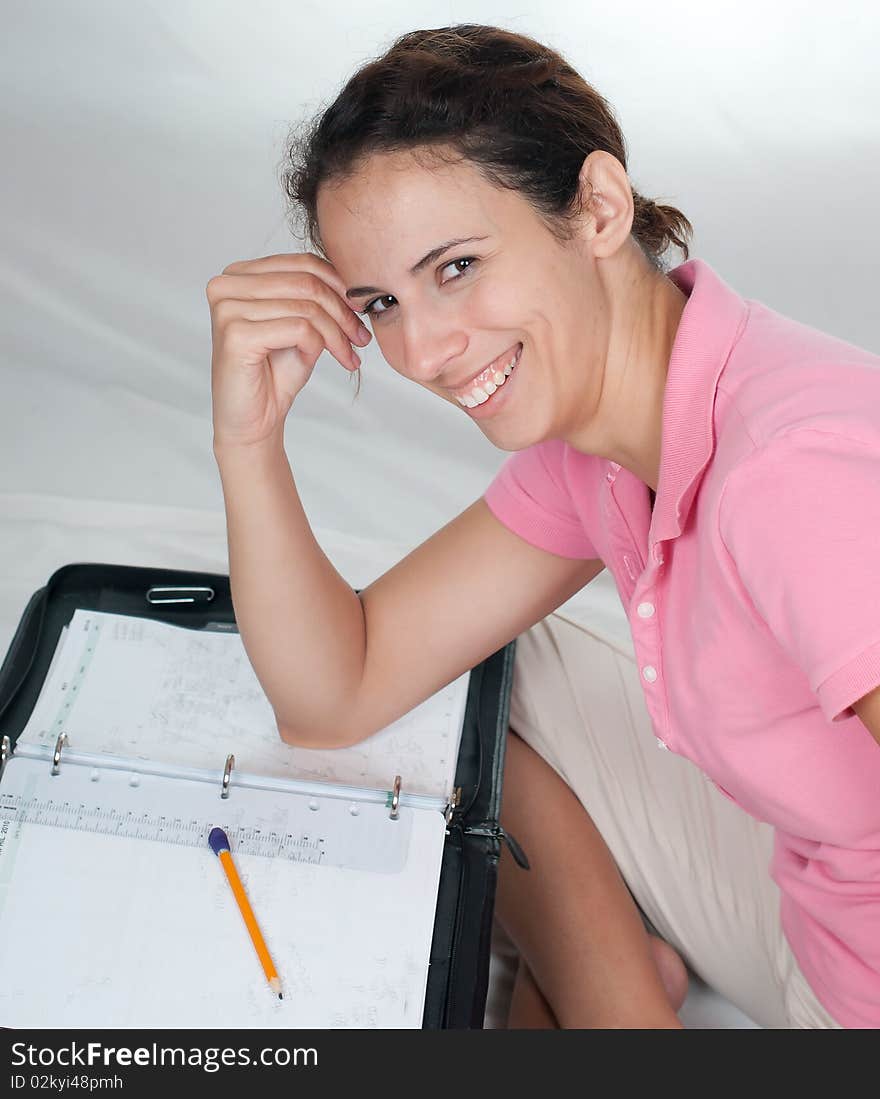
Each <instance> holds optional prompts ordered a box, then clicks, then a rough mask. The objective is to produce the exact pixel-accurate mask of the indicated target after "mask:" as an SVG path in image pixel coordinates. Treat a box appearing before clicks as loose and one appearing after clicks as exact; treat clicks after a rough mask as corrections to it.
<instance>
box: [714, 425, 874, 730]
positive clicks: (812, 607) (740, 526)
mask: <svg viewBox="0 0 880 1099" xmlns="http://www.w3.org/2000/svg"><path fill="white" fill-rule="evenodd" d="M719 522H720V531H721V537H722V540H723V542H724V544H725V546H726V547H727V549H728V552H729V553H730V556H731V558H732V560H733V563H734V565H735V567H736V570H737V573H738V575H739V577H740V580H741V582H742V584H743V586H744V587H745V589H746V591H747V592H748V594H749V596H750V597H751V599H752V602H753V604H754V606H755V608H756V610H757V612H758V613H759V614H760V616H761V617H762V618H763V619H764V621H765V622H766V623H767V625H768V627H769V628H770V630H771V631H772V633H773V634H774V636H775V637H776V639H777V641H778V642H779V644H780V645H781V646H782V648H783V649H784V650H785V652H786V653H787V654H788V655H789V657H790V658H791V659H792V660H793V661H794V662H795V663H796V664H797V665H798V666H799V667H800V668H801V669H802V671H803V672H804V673H805V675H806V676H807V678H808V680H809V683H810V686H811V688H812V689H813V691H814V692H815V693H816V695H817V697H818V700H819V704H820V706H821V708H822V711H823V713H824V714H825V717H826V718H827V719H828V720H829V721H840V720H842V719H843V718H847V717H850V716H852V714H853V711H852V709H851V707H852V703H853V702H856V701H857V700H858V699H860V698H861V697H862V696H863V695H866V694H867V693H868V692H869V691H871V690H873V689H874V688H875V687H876V686H877V685H878V684H880V437H878V441H877V443H876V444H872V443H871V442H866V441H863V440H854V439H850V438H847V437H845V436H842V435H839V434H834V433H831V432H822V431H816V430H812V429H810V430H806V429H805V430H801V431H794V432H790V433H788V434H786V435H785V436H783V437H782V438H780V439H777V440H774V441H772V442H771V443H769V444H767V445H766V446H765V447H763V448H762V449H761V450H759V451H757V452H756V453H754V454H753V455H752V456H751V457H750V458H748V459H747V460H746V461H745V462H743V463H742V464H741V465H740V466H738V467H737V468H736V469H735V470H733V471H732V472H731V473H730V475H729V476H728V480H727V483H726V485H725V488H724V493H723V497H722V502H721V508H720V512H719Z"/></svg>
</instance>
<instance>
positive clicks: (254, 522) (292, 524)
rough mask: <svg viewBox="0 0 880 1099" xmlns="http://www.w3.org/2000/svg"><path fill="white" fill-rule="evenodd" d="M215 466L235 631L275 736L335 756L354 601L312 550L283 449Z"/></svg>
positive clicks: (348, 680) (350, 690)
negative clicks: (325, 749) (270, 712)
mask: <svg viewBox="0 0 880 1099" xmlns="http://www.w3.org/2000/svg"><path fill="white" fill-rule="evenodd" d="M214 456H215V458H216V461H217V465H218V469H219V471H220V480H221V483H222V486H223V499H224V504H225V508H226V529H227V538H228V543H229V579H230V586H231V590H232V601H233V606H234V608H235V616H236V621H237V623H238V628H239V632H240V634H241V638H242V642H243V644H244V647H245V651H246V652H247V655H248V658H249V659H250V662H251V664H252V666H253V668H254V671H255V673H256V675H257V678H258V679H259V681H260V684H261V685H262V687H263V690H264V691H265V693H266V697H267V698H268V700H269V703H270V704H271V706H272V708H273V710H274V712H275V718H276V721H277V722H278V728H279V732H280V733H281V735H282V736H283V737H284V738H285V739H287V740H289V741H290V742H291V743H296V744H299V745H301V746H303V747H315V748H317V747H337V746H339V745H340V744H341V743H344V742H347V740H348V739H349V738H348V736H347V731H346V727H347V725H348V723H349V720H350V715H351V712H352V710H351V699H352V698H353V697H354V695H355V693H356V692H357V689H358V687H359V686H360V682H361V677H362V674H363V668H364V653H365V644H366V642H365V625H364V615H363V609H362V606H361V601H360V599H359V598H358V596H357V594H356V593H355V591H354V590H353V589H352V587H351V585H350V584H348V583H346V581H345V580H344V579H343V578H342V577H341V576H340V575H339V573H338V572H337V571H336V569H335V568H334V567H333V565H332V564H331V562H330V561H329V560H328V558H327V557H326V555H325V554H324V552H323V551H322V550H321V548H320V546H319V545H318V543H317V541H316V539H315V536H314V534H313V533H312V529H311V527H310V525H309V522H308V519H307V518H306V515H305V512H304V510H303V507H302V504H301V502H300V499H299V494H298V492H297V490H296V485H295V483H294V479H293V474H292V472H291V469H290V465H289V463H288V461H287V456H286V454H285V452H284V447H283V445H282V444H281V443H278V444H276V445H273V446H272V447H271V448H270V447H265V448H262V449H259V448H255V447H252V448H248V449H247V450H229V451H223V450H221V449H218V448H215V451H214Z"/></svg>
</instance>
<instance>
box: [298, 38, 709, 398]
mask: <svg viewBox="0 0 880 1099" xmlns="http://www.w3.org/2000/svg"><path fill="white" fill-rule="evenodd" d="M475 88H479V95H475V94H474V89H475ZM597 150H602V151H604V152H606V153H608V154H610V155H611V156H612V157H614V158H616V160H617V161H618V162H619V163H620V165H621V166H622V167H623V169H624V170H625V169H626V163H627V150H626V143H625V141H624V137H623V134H622V132H621V130H620V127H619V125H618V123H617V121H616V119H615V117H614V113H613V111H612V109H611V106H610V105H609V104H608V103H607V101H606V100H605V99H604V98H603V97H602V96H601V95H600V94H599V93H598V92H597V91H596V90H595V89H594V88H593V87H591V86H590V85H589V84H588V83H587V82H586V80H584V78H583V77H582V76H581V75H580V74H579V73H578V72H576V71H575V70H574V69H573V68H572V67H571V66H570V65H569V64H568V63H567V62H566V61H565V59H564V58H563V57H562V56H561V55H560V54H559V53H557V52H555V51H554V50H551V49H549V48H548V47H547V46H544V45H542V44H540V43H539V42H536V41H534V40H533V39H531V38H528V37H526V36H525V35H520V34H515V33H513V32H510V31H506V30H503V29H501V28H497V27H488V26H481V25H469V24H468V25H460V26H456V27H444V28H438V29H434V30H419V31H412V32H410V33H408V34H404V35H402V36H401V37H400V38H398V39H397V40H396V41H395V42H394V44H393V45H392V46H391V48H390V49H389V50H388V51H387V52H386V53H385V54H384V55H383V56H382V57H379V58H377V59H375V60H373V61H371V62H369V63H368V64H365V65H364V66H363V67H362V68H361V69H359V70H358V71H357V72H356V73H355V74H354V75H353V76H352V77H351V78H350V79H349V80H348V82H347V83H346V85H345V87H344V88H343V89H342V91H341V92H340V93H339V95H338V96H337V98H336V99H335V101H334V102H333V104H332V105H331V106H330V107H329V108H328V109H327V110H326V111H324V112H323V113H322V114H321V115H319V116H318V117H317V118H315V119H314V120H313V121H312V122H311V123H310V124H307V125H306V126H305V127H302V128H294V129H293V131H292V133H291V135H290V137H289V141H288V147H287V153H286V157H285V163H284V165H283V171H282V177H281V180H282V184H283V187H284V190H285V192H286V194H287V196H288V198H289V200H290V215H291V228H292V230H293V232H294V234H295V235H297V236H302V235H303V234H305V235H306V236H307V237H308V239H309V241H310V242H311V243H312V245H313V247H314V248H315V249H316V250H317V251H318V252H320V253H321V254H323V255H327V252H326V250H325V241H324V239H323V237H322V225H321V224H320V223H319V204H318V195H319V191H320V190H321V188H322V187H323V188H327V187H330V188H332V187H338V186H339V185H341V184H343V183H345V182H346V181H350V180H352V179H355V178H357V177H359V176H360V175H361V170H362V169H363V167H364V165H365V163H366V161H368V160H369V159H370V158H374V157H375V156H376V155H377V154H392V155H393V154H400V153H409V154H410V155H411V157H413V158H414V160H415V163H417V164H423V165H427V166H428V167H429V168H431V169H434V168H436V167H437V166H438V165H440V164H457V163H460V162H462V161H465V162H466V163H467V164H468V165H469V166H471V167H472V169H473V170H475V171H476V172H477V173H478V174H479V176H480V178H481V180H482V181H483V182H484V183H485V184H490V185H492V187H493V190H495V195H494V196H492V199H491V200H490V201H492V200H494V198H495V197H496V196H497V188H503V189H507V190H509V191H511V192H513V193H515V194H516V195H518V196H521V198H522V200H524V201H525V202H527V203H528V204H529V206H530V208H531V209H532V211H534V214H535V215H537V217H539V218H540V219H541V221H542V223H543V225H544V226H545V228H546V229H547V230H548V231H549V233H550V234H552V236H553V237H554V238H556V239H557V240H558V241H560V242H568V241H570V240H571V239H572V237H573V235H574V234H573V230H574V227H575V225H576V223H577V220H578V218H579V216H580V214H581V213H582V209H583V201H584V195H583V188H582V186H581V178H580V176H581V169H582V166H583V162H584V159H585V157H586V156H587V155H588V154H590V153H592V152H594V151H597ZM395 159H396V162H397V164H398V165H406V158H400V157H399V156H398V157H396V158H395ZM383 201H385V202H387V195H383ZM632 204H633V219H632V230H631V231H632V238H633V240H634V241H635V242H636V243H637V244H638V246H639V247H640V248H641V250H642V252H643V254H644V256H645V257H646V258H647V260H648V261H649V263H650V264H651V265H652V266H653V267H654V268H655V269H656V270H657V271H662V270H664V269H665V264H664V261H663V256H664V253H665V252H666V251H667V250H668V248H669V247H670V245H677V246H678V247H679V248H681V250H682V251H683V253H684V256H685V258H687V257H688V245H687V240H688V237H689V236H690V234H691V233H692V231H693V229H692V226H691V224H690V222H689V221H688V219H687V218H686V217H685V216H684V214H682V213H681V212H680V211H679V210H677V209H675V207H672V206H667V205H661V204H658V203H656V202H654V201H653V200H651V199H647V198H644V197H643V196H642V195H640V194H639V193H638V192H636V191H633V192H632ZM422 209H423V210H425V208H424V207H422ZM425 213H428V214H430V213H431V208H430V207H429V208H427V209H426V210H425ZM401 223H403V219H398V224H401ZM460 243H462V244H464V241H461V242H460ZM450 246H451V245H450V244H444V245H440V246H439V247H437V248H435V249H433V250H432V252H431V253H429V255H428V256H426V257H424V258H423V259H420V260H419V262H418V263H416V264H415V266H414V267H413V268H411V273H412V274H417V273H418V271H419V270H421V268H422V267H423V266H424V265H426V264H428V263H433V262H434V261H435V260H436V259H437V258H439V254H440V252H441V251H446V250H448V248H449V247H450ZM473 258H474V257H471V256H470V255H467V256H464V257H463V259H468V260H473ZM455 262H462V259H459V260H456V261H455ZM450 277H452V278H454V277H456V276H454V275H453V276H450ZM385 289H386V288H379V287H366V288H364V287H361V288H359V289H358V293H357V295H356V296H364V295H366V294H372V293H382V294H384V293H385ZM361 292H362V293H361ZM384 308H385V307H384V306H383V305H379V307H378V308H376V305H375V303H370V304H369V305H368V306H366V307H365V312H368V313H369V314H370V315H371V317H372V319H373V320H374V321H376V320H378V317H379V315H380V314H381V313H382V312H383V309H384ZM387 308H391V309H393V308H394V307H393V305H392V306H388V307H387ZM358 382H360V378H358Z"/></svg>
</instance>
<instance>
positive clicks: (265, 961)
mask: <svg viewBox="0 0 880 1099" xmlns="http://www.w3.org/2000/svg"><path fill="white" fill-rule="evenodd" d="M208 843H209V844H210V847H211V850H212V851H213V852H214V854H215V855H216V856H217V858H218V859H219V860H220V863H221V865H222V867H223V869H224V871H225V872H226V877H227V878H228V880H229V884H230V885H231V886H232V892H233V894H234V896H235V899H236V901H237V902H238V907H239V910H240V911H241V914H242V917H243V918H244V922H245V926H246V927H247V929H248V933H249V934H250V937H251V942H252V943H253V944H254V950H256V952H257V957H258V958H259V959H260V965H261V966H262V967H263V972H264V973H265V974H266V980H267V981H268V982H269V987H270V988H271V989H272V991H273V992H274V993H276V994H277V996H278V999H279V1000H283V999H284V997H283V996H282V995H281V981H280V979H279V977H278V973H277V971H276V969H275V963H274V962H273V961H272V956H271V955H270V954H269V951H268V950H267V949H266V943H265V942H264V940H263V935H262V932H261V931H260V925H259V924H258V923H257V917H256V916H255V915H254V910H253V909H252V908H251V905H250V901H249V900H248V899H247V893H245V891H244V886H243V885H242V884H241V878H240V877H239V876H238V871H237V870H236V869H235V863H234V862H233V861H232V854H231V852H230V850H229V837H228V836H227V835H226V833H225V832H224V831H223V829H222V828H212V829H211V832H210V835H209V836H208Z"/></svg>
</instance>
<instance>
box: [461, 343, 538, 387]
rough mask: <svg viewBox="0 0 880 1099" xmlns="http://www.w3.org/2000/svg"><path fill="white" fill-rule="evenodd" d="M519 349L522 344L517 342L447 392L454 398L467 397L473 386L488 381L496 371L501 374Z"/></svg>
mask: <svg viewBox="0 0 880 1099" xmlns="http://www.w3.org/2000/svg"><path fill="white" fill-rule="evenodd" d="M521 347H522V344H521V343H519V342H517V343H515V344H513V345H512V346H511V347H508V349H507V350H506V351H504V352H502V353H501V354H500V355H499V356H498V358H497V359H493V360H492V362H491V363H489V365H488V366H484V367H483V369H482V370H481V371H480V372H479V373H478V374H474V376H473V377H472V378H470V379H469V380H468V381H467V382H464V383H463V384H461V385H459V386H457V387H456V388H455V389H450V390H449V392H450V393H452V395H453V396H454V397H467V396H468V394H469V393H470V392H471V390H472V389H473V388H474V386H476V385H480V384H481V383H482V382H484V381H488V379H489V378H491V376H492V375H493V374H495V373H496V371H497V372H501V373H503V372H504V368H505V367H506V366H507V364H508V363H509V362H510V360H511V359H512V358H513V356H514V355H515V354H516V352H517V351H518V350H519V349H520V348H521Z"/></svg>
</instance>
